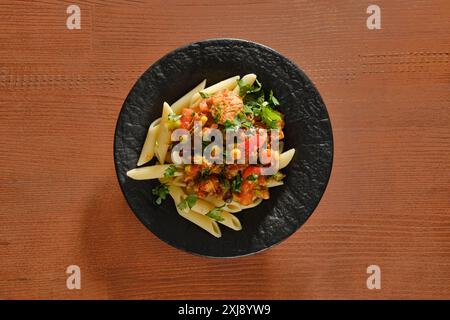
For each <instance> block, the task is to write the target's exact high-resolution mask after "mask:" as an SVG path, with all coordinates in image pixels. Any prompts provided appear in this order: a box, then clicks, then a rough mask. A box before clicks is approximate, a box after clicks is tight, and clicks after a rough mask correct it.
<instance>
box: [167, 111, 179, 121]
mask: <svg viewBox="0 0 450 320" xmlns="http://www.w3.org/2000/svg"><path fill="white" fill-rule="evenodd" d="M180 119H181V114H176V113H171V114H169V121H178V120H180Z"/></svg>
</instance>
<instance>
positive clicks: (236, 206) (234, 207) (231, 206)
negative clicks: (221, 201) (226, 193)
mask: <svg viewBox="0 0 450 320" xmlns="http://www.w3.org/2000/svg"><path fill="white" fill-rule="evenodd" d="M223 210H225V211H228V212H239V211H242V207H241V205H240V203H239V202H237V201H234V200H233V201H231V202H230V203H225V206H224V207H223Z"/></svg>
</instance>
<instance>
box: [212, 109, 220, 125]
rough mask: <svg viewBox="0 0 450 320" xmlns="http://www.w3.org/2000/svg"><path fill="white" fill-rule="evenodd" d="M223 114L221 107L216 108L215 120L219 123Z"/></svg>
mask: <svg viewBox="0 0 450 320" xmlns="http://www.w3.org/2000/svg"><path fill="white" fill-rule="evenodd" d="M221 115H222V109H221V108H217V109H216V114H215V115H214V118H213V119H214V122H215V123H218V122H219V120H220V116H221Z"/></svg>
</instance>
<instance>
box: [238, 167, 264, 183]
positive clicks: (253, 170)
mask: <svg viewBox="0 0 450 320" xmlns="http://www.w3.org/2000/svg"><path fill="white" fill-rule="evenodd" d="M252 174H254V175H257V176H259V175H261V168H260V167H256V166H248V167H247V168H246V169H245V170H244V173H242V179H243V180H246V179H247V177H248V176H250V175H252Z"/></svg>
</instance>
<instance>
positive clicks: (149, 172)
mask: <svg viewBox="0 0 450 320" xmlns="http://www.w3.org/2000/svg"><path fill="white" fill-rule="evenodd" d="M170 166H171V165H170V164H156V165H154V166H148V167H141V168H136V169H132V170H129V171H128V172H127V176H128V177H130V178H132V179H134V180H149V179H160V178H164V173H165V172H166V170H167V169H168V168H169V167H170ZM181 174H182V173H180V172H175V173H174V176H178V175H181Z"/></svg>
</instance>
